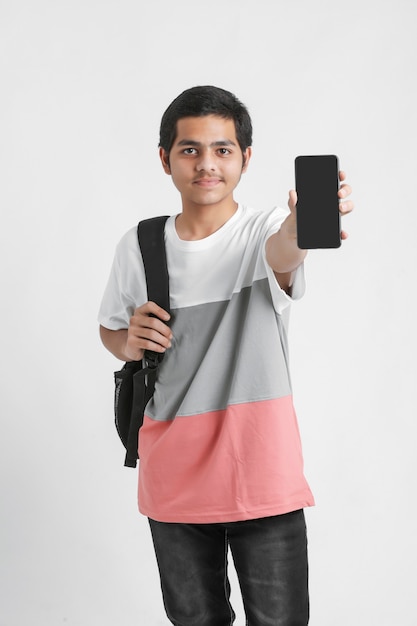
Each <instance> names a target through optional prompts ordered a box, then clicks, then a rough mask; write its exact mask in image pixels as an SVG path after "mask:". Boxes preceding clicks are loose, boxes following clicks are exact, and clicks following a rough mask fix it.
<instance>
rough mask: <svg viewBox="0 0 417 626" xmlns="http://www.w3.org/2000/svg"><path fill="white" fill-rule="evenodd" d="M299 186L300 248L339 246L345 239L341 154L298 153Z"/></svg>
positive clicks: (296, 168)
mask: <svg viewBox="0 0 417 626" xmlns="http://www.w3.org/2000/svg"><path fill="white" fill-rule="evenodd" d="M295 188H296V191H297V244H298V247H299V248H302V249H311V248H338V247H339V246H340V243H341V240H340V213H339V199H338V196H337V192H338V190H339V165H338V159H337V156H335V155H316V156H298V157H297V158H296V159H295Z"/></svg>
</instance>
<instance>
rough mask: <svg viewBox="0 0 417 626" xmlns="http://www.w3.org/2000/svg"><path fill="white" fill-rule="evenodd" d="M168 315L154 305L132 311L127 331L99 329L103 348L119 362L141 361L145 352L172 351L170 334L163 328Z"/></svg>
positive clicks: (149, 304) (147, 303) (143, 306)
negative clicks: (168, 349) (169, 349)
mask: <svg viewBox="0 0 417 626" xmlns="http://www.w3.org/2000/svg"><path fill="white" fill-rule="evenodd" d="M169 319H170V315H169V313H167V312H166V311H165V310H164V309H161V307H160V306H158V305H157V304H155V302H146V303H145V304H143V305H142V306H140V307H138V308H137V309H135V312H134V313H133V315H132V317H131V318H130V322H129V328H122V329H120V330H110V329H109V328H105V327H104V326H100V337H101V341H102V342H103V345H104V346H105V347H106V348H107V350H109V351H110V352H111V353H112V354H113V355H114V356H115V357H116V358H117V359H120V360H121V361H140V360H141V359H142V357H143V353H144V351H145V350H153V351H154V352H165V351H166V349H167V348H170V347H171V339H172V332H171V329H170V327H169V326H168V325H167V324H166V322H168V321H169Z"/></svg>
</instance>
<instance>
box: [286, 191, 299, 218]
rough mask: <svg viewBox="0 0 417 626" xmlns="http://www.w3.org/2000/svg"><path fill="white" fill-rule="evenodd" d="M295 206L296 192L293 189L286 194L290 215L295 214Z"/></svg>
mask: <svg viewBox="0 0 417 626" xmlns="http://www.w3.org/2000/svg"><path fill="white" fill-rule="evenodd" d="M296 204H297V192H296V191H295V189H291V190H290V191H289V194H288V207H289V209H290V211H291V213H294V212H295V207H296Z"/></svg>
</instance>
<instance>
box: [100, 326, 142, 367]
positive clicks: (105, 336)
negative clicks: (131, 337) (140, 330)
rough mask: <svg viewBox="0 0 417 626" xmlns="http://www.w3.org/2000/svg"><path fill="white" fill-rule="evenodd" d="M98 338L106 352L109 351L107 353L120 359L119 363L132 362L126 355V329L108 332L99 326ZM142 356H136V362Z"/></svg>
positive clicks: (108, 330)
mask: <svg viewBox="0 0 417 626" xmlns="http://www.w3.org/2000/svg"><path fill="white" fill-rule="evenodd" d="M100 338H101V341H102V342H103V345H104V346H105V347H106V348H107V350H109V352H111V353H112V354H113V355H114V356H115V357H116V358H117V359H120V360H121V361H131V360H132V359H131V358H130V357H129V355H128V354H127V338H128V331H127V329H125V328H123V329H121V330H110V329H108V328H105V327H104V326H100ZM142 355H143V351H142ZM142 355H141V354H138V358H137V359H136V360H140V359H141V358H142Z"/></svg>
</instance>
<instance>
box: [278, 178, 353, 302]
mask: <svg viewBox="0 0 417 626" xmlns="http://www.w3.org/2000/svg"><path fill="white" fill-rule="evenodd" d="M339 178H340V181H341V182H342V183H343V184H342V185H341V186H340V189H339V192H338V196H339V199H340V203H339V210H340V213H341V214H342V215H346V214H347V213H350V212H351V211H352V209H353V202H352V201H351V200H346V198H347V197H348V196H349V195H350V194H351V192H352V190H351V188H350V186H349V185H347V184H346V183H344V181H345V180H346V174H345V172H339ZM296 205H297V194H296V192H295V191H294V189H292V190H291V191H290V192H289V199H288V207H289V209H290V214H289V215H288V217H287V218H286V219H285V221H284V222H283V223H282V225H281V228H280V230H279V231H278V232H277V233H275V234H274V235H271V237H270V238H269V239H268V241H267V242H266V260H267V262H268V264H269V265H270V267H271V268H272V269H273V271H274V274H275V276H276V279H277V281H278V284H279V286H280V287H281V289H284V291H286V292H287V293H290V292H291V286H292V283H293V280H294V272H295V270H296V269H297V267H299V265H301V263H302V262H303V261H304V259H305V257H306V255H307V250H301V249H300V248H299V247H298V246H297V220H296ZM347 237H348V234H347V233H346V232H345V231H344V230H342V233H341V238H342V239H347Z"/></svg>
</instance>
